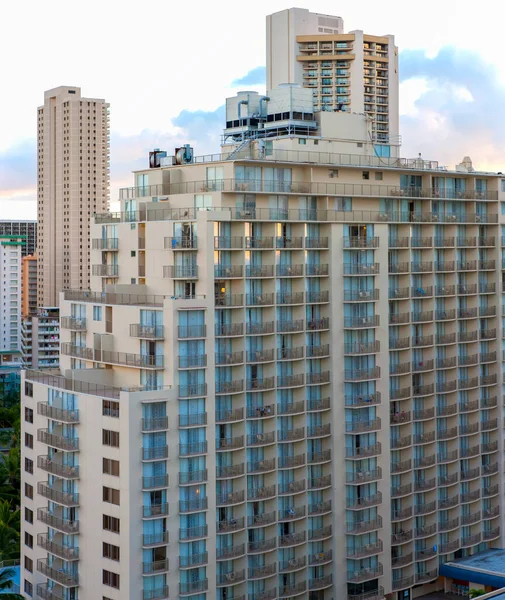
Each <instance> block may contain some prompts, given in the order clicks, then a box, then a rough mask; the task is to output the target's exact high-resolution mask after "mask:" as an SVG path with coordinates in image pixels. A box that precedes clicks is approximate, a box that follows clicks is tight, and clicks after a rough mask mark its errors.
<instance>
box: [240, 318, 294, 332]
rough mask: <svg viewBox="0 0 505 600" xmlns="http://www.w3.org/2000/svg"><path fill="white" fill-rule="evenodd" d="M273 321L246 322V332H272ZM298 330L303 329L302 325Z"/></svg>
mask: <svg viewBox="0 0 505 600" xmlns="http://www.w3.org/2000/svg"><path fill="white" fill-rule="evenodd" d="M274 324H275V323H274V321H265V322H263V323H246V333H247V334H248V335H268V334H270V333H274ZM300 331H303V326H302V329H301V330H300Z"/></svg>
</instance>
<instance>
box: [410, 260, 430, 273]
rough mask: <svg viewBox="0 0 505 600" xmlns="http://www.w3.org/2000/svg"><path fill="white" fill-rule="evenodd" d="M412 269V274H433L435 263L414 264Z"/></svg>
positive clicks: (411, 266)
mask: <svg viewBox="0 0 505 600" xmlns="http://www.w3.org/2000/svg"><path fill="white" fill-rule="evenodd" d="M410 269H411V272H412V273H431V272H432V271H433V263H432V262H431V261H422V262H412V263H411V265H410Z"/></svg>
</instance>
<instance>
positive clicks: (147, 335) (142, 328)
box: [130, 323, 165, 340]
mask: <svg viewBox="0 0 505 600" xmlns="http://www.w3.org/2000/svg"><path fill="white" fill-rule="evenodd" d="M130 337H134V338H140V339H145V340H163V339H164V338H165V333H164V327H163V325H141V324H140V323H133V324H132V325H130Z"/></svg>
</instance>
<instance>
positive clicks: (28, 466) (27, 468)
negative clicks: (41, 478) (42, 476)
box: [25, 456, 33, 475]
mask: <svg viewBox="0 0 505 600" xmlns="http://www.w3.org/2000/svg"><path fill="white" fill-rule="evenodd" d="M25 471H26V472H27V473H31V474H32V475H33V460H30V459H29V458H26V456H25Z"/></svg>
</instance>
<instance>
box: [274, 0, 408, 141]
mask: <svg viewBox="0 0 505 600" xmlns="http://www.w3.org/2000/svg"><path fill="white" fill-rule="evenodd" d="M320 19H323V22H324V20H328V19H329V20H332V22H333V21H334V24H335V28H328V27H326V26H325V25H323V24H322V23H321V22H319V21H320ZM337 23H339V24H340V25H339V26H338V27H337V26H336V24H337ZM282 83H299V84H302V85H303V86H304V87H307V88H310V89H311V90H312V92H313V100H314V107H315V108H316V109H317V110H324V111H334V110H337V109H338V108H339V106H342V109H343V110H345V111H348V112H354V113H366V114H367V115H369V117H370V119H371V121H372V136H373V139H374V140H376V141H377V142H378V143H386V144H387V143H388V144H391V145H393V146H398V145H400V137H399V134H400V129H399V106H398V98H399V79H398V48H397V47H396V46H395V43H394V36H392V35H386V36H373V35H368V34H365V33H363V31H351V32H348V33H345V34H344V33H343V21H342V19H341V18H340V17H330V16H325V15H317V14H315V13H309V11H307V10H305V9H298V8H292V9H289V10H285V11H281V12H278V13H274V14H272V15H269V16H268V17H267V90H272V89H274V88H276V87H278V86H279V85H280V84H282Z"/></svg>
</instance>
